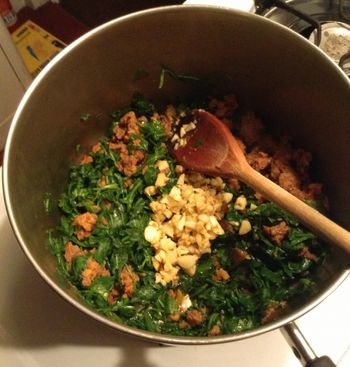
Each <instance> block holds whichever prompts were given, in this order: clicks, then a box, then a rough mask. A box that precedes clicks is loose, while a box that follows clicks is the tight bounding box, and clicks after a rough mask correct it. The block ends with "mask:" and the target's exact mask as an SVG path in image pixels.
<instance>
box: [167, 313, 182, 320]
mask: <svg viewBox="0 0 350 367" xmlns="http://www.w3.org/2000/svg"><path fill="white" fill-rule="evenodd" d="M180 316H181V314H180V312H175V313H172V314H170V315H169V316H168V318H169V320H171V321H179V320H180Z"/></svg>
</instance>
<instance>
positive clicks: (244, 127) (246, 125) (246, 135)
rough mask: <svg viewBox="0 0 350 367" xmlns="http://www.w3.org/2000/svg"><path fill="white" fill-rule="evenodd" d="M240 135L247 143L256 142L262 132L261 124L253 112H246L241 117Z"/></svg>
mask: <svg viewBox="0 0 350 367" xmlns="http://www.w3.org/2000/svg"><path fill="white" fill-rule="evenodd" d="M239 132H240V135H241V137H242V139H243V141H244V142H245V143H246V144H247V145H252V144H255V143H257V142H258V140H259V139H260V136H261V134H262V132H263V124H262V122H261V120H260V119H259V118H257V117H256V116H255V115H254V114H253V113H248V114H246V115H245V116H243V118H242V123H241V128H240V131H239Z"/></svg>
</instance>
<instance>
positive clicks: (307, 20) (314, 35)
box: [255, 0, 350, 77]
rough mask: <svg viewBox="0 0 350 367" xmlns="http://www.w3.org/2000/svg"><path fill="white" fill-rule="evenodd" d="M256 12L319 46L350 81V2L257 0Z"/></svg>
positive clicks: (342, 0)
mask: <svg viewBox="0 0 350 367" xmlns="http://www.w3.org/2000/svg"><path fill="white" fill-rule="evenodd" d="M255 4H256V12H257V13H258V14H261V15H262V16H264V17H265V18H268V19H271V20H273V21H275V22H277V23H280V24H283V25H284V26H286V27H288V28H290V29H292V30H293V31H295V32H297V33H300V34H301V35H303V36H304V37H305V38H307V39H308V40H310V42H312V43H314V44H316V45H317V46H319V47H320V48H321V50H322V51H323V52H325V53H326V54H327V55H328V56H329V57H330V58H331V59H332V60H333V61H334V62H335V63H337V64H338V65H339V66H340V67H341V68H342V69H343V71H344V72H345V73H346V74H347V75H348V76H349V77H350V0H335V1H334V0H289V1H281V0H256V1H255Z"/></svg>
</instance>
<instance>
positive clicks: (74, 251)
mask: <svg viewBox="0 0 350 367" xmlns="http://www.w3.org/2000/svg"><path fill="white" fill-rule="evenodd" d="M86 253H87V251H86V250H82V249H81V248H80V247H79V246H77V245H73V243H72V242H67V244H66V246H65V248H64V258H65V260H66V262H67V263H68V266H70V265H71V264H72V260H73V258H74V257H75V256H81V255H85V254H86Z"/></svg>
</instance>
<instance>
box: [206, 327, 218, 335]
mask: <svg viewBox="0 0 350 367" xmlns="http://www.w3.org/2000/svg"><path fill="white" fill-rule="evenodd" d="M220 334H221V329H220V326H219V325H214V326H213V327H212V328H211V329H210V330H209V331H208V336H217V335H220Z"/></svg>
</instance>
